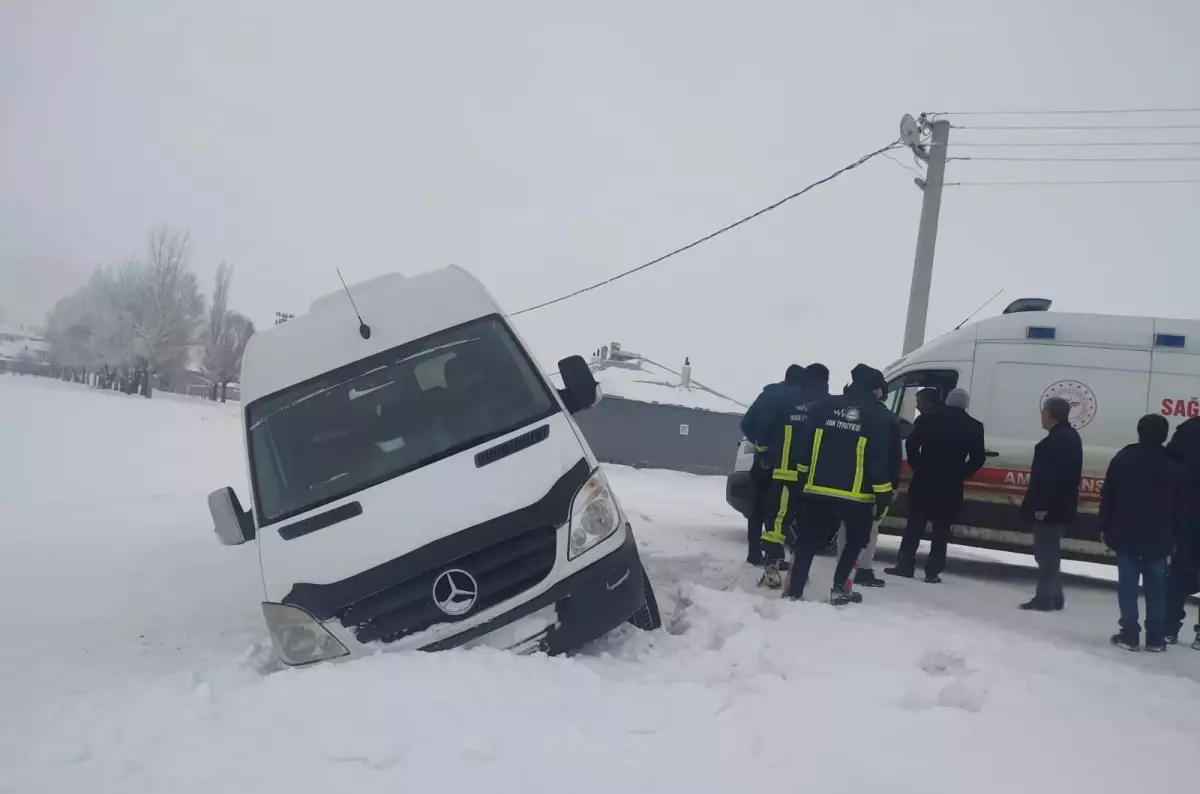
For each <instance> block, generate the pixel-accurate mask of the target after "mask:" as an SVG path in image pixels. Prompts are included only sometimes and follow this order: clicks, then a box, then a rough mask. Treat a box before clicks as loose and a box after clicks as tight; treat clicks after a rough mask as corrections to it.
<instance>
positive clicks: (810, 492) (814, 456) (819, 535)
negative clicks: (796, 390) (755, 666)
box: [787, 364, 893, 606]
mask: <svg viewBox="0 0 1200 794" xmlns="http://www.w3.org/2000/svg"><path fill="white" fill-rule="evenodd" d="M886 393H887V382H886V381H885V380H884V378H883V373H881V372H880V371H879V370H877V369H874V368H872V367H868V366H867V365H865V364H859V365H858V366H856V367H855V368H854V369H853V370H852V371H851V383H850V385H849V386H847V387H846V388H845V390H844V392H843V393H842V394H841V395H840V396H837V397H826V398H825V399H823V400H818V401H817V402H815V403H814V404H812V405H811V406H809V409H808V424H807V431H806V432H805V434H804V438H803V440H802V441H801V444H800V451H799V453H798V455H797V458H798V460H800V461H801V463H799V464H798V465H797V470H798V471H799V473H800V480H801V483H802V485H803V491H804V499H803V503H802V505H801V508H800V520H799V524H798V532H797V538H796V558H795V560H794V561H793V563H792V573H791V576H790V581H789V583H788V592H787V596H788V597H789V598H793V599H798V598H800V597H801V596H802V595H803V593H804V586H805V584H806V583H807V581H808V574H809V570H810V569H811V568H812V561H813V555H814V554H816V551H817V549H818V548H819V546H820V545H821V544H822V543H823V542H824V541H825V540H826V539H827V537H828V535H827V531H828V527H830V526H831V525H833V526H836V522H838V521H840V522H841V523H843V524H845V526H846V544H845V547H844V548H843V550H842V553H841V555H840V557H839V558H838V563H837V569H836V570H835V571H834V574H833V588H832V589H831V590H830V594H829V600H830V603H832V604H834V605H835V606H840V605H842V604H848V603H850V601H851V593H850V592H849V591H848V590H847V589H846V587H845V583H846V578H847V577H848V576H849V575H850V570H851V569H852V568H853V567H854V562H855V560H856V558H857V557H858V555H859V552H861V551H862V550H863V548H864V547H865V546H866V545H867V542H868V540H869V539H870V535H871V523H872V521H873V520H875V519H878V518H879V517H880V516H882V515H883V514H884V513H885V512H886V511H887V508H888V505H890V504H891V501H892V480H891V472H890V463H889V460H890V457H891V443H892V442H891V436H892V432H893V422H892V415H891V414H890V413H889V412H888V410H887V409H886V408H884V407H883V406H882V405H880V403H879V400H880V399H881V398H882V397H883V395H885V394H886Z"/></svg>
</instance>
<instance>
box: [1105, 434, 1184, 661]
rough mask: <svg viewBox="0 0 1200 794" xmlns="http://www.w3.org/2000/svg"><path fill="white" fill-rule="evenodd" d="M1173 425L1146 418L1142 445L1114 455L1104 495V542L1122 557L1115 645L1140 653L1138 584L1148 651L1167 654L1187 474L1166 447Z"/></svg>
mask: <svg viewBox="0 0 1200 794" xmlns="http://www.w3.org/2000/svg"><path fill="white" fill-rule="evenodd" d="M1169 430H1170V426H1169V425H1168V424H1167V420H1166V418H1165V417H1162V416H1155V415H1153V414H1151V415H1149V416H1143V417H1142V418H1141V419H1140V420H1139V421H1138V425H1137V434H1138V442H1137V443H1136V444H1130V445H1129V446H1127V447H1125V448H1124V449H1122V450H1121V451H1120V452H1118V453H1117V454H1116V455H1114V456H1113V459H1112V462H1111V463H1109V465H1108V474H1106V475H1105V477H1104V488H1103V489H1102V490H1101V492H1100V537H1101V538H1103V540H1104V542H1105V543H1106V544H1107V545H1108V547H1109V548H1110V549H1112V550H1113V551H1114V552H1115V553H1116V555H1117V576H1118V581H1117V601H1118V603H1119V604H1120V607H1121V630H1120V631H1119V632H1118V633H1116V634H1114V635H1113V637H1112V644H1113V645H1116V646H1117V647H1119V648H1124V649H1125V650H1127V651H1136V650H1137V649H1138V646H1139V644H1140V642H1141V637H1142V627H1141V626H1140V625H1139V624H1138V584H1139V579H1140V580H1141V584H1142V586H1143V587H1144V588H1145V592H1146V650H1147V651H1158V652H1161V651H1165V650H1166V649H1167V642H1166V633H1165V632H1166V629H1165V624H1166V614H1167V557H1169V556H1170V555H1171V553H1172V552H1173V551H1174V550H1175V542H1176V539H1177V538H1178V537H1179V535H1180V529H1181V527H1182V525H1183V519H1184V502H1183V500H1184V496H1185V493H1186V492H1185V486H1186V473H1185V470H1184V468H1183V464H1182V463H1179V462H1178V461H1176V460H1174V459H1172V458H1171V456H1170V455H1168V454H1167V451H1166V449H1164V448H1163V444H1165V443H1166V441H1167V432H1168V431H1169Z"/></svg>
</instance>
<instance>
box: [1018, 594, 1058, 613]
mask: <svg viewBox="0 0 1200 794" xmlns="http://www.w3.org/2000/svg"><path fill="white" fill-rule="evenodd" d="M1021 609H1024V610H1026V611H1029V612H1053V611H1054V602H1053V601H1047V600H1046V599H1043V598H1037V597H1034V598H1033V599H1031V600H1029V601H1026V602H1025V603H1024V604H1021Z"/></svg>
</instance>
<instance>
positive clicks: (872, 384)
mask: <svg viewBox="0 0 1200 794" xmlns="http://www.w3.org/2000/svg"><path fill="white" fill-rule="evenodd" d="M850 380H851V382H852V383H853V384H854V385H855V386H860V387H862V388H864V389H866V390H867V391H874V390H875V389H882V390H883V393H884V394H887V380H885V379H884V377H883V373H882V372H880V371H879V370H877V369H875V368H874V367H869V366H867V365H866V364H859V365H858V366H856V367H855V368H854V369H852V370H850Z"/></svg>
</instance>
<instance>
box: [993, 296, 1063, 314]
mask: <svg viewBox="0 0 1200 794" xmlns="http://www.w3.org/2000/svg"><path fill="white" fill-rule="evenodd" d="M1052 302H1053V301H1051V300H1050V299H1048V298H1017V299H1016V300H1015V301H1013V302H1012V303H1010V304H1008V306H1006V307H1005V308H1004V313H1005V314H1019V313H1021V312H1048V311H1050V304H1051V303H1052Z"/></svg>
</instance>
